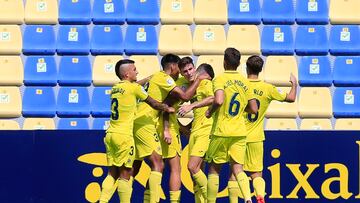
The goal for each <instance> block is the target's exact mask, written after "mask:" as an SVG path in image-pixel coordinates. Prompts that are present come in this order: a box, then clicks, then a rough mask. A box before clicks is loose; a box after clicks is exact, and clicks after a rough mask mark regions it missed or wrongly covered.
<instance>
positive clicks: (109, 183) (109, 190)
mask: <svg viewBox="0 0 360 203" xmlns="http://www.w3.org/2000/svg"><path fill="white" fill-rule="evenodd" d="M114 184H115V180H114V178H113V177H112V176H111V175H107V176H106V178H105V179H104V181H103V182H102V185H101V188H102V189H101V195H100V202H101V203H105V202H109V200H110V198H111V196H112V195H113V193H114V189H113V188H114V187H113V186H114Z"/></svg>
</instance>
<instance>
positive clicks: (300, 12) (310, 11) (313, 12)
mask: <svg viewBox="0 0 360 203" xmlns="http://www.w3.org/2000/svg"><path fill="white" fill-rule="evenodd" d="M296 22H297V23H298V24H321V25H325V24H328V23H329V5H328V0H316V1H304V0H303V1H296Z"/></svg>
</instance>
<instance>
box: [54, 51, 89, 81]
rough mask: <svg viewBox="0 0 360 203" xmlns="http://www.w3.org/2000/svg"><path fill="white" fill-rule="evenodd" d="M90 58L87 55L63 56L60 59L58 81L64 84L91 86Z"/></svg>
mask: <svg viewBox="0 0 360 203" xmlns="http://www.w3.org/2000/svg"><path fill="white" fill-rule="evenodd" d="M91 77H92V72H91V64H90V59H89V57H87V56H63V57H61V59H60V64H59V74H58V83H59V85H64V86H90V85H91V80H92V78H91Z"/></svg>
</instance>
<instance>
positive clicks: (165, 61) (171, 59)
mask: <svg viewBox="0 0 360 203" xmlns="http://www.w3.org/2000/svg"><path fill="white" fill-rule="evenodd" d="M179 61H180V57H179V56H178V55H175V54H166V55H165V56H163V57H162V59H161V66H162V68H163V69H166V68H167V66H168V65H169V64H171V63H176V64H177V63H179Z"/></svg>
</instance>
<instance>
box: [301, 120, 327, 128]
mask: <svg viewBox="0 0 360 203" xmlns="http://www.w3.org/2000/svg"><path fill="white" fill-rule="evenodd" d="M332 129H333V128H332V125H331V120H330V119H302V120H301V124H300V130H332Z"/></svg>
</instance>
